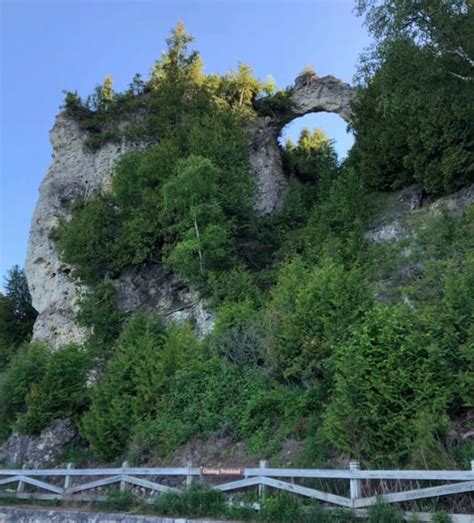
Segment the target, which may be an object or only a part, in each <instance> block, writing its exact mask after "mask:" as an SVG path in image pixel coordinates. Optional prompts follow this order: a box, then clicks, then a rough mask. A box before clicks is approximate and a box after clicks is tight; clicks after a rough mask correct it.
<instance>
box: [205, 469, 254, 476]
mask: <svg viewBox="0 0 474 523" xmlns="http://www.w3.org/2000/svg"><path fill="white" fill-rule="evenodd" d="M201 474H202V475H204V476H243V475H244V469H242V468H232V467H230V468H223V467H219V468H217V467H216V468H211V467H202V468H201Z"/></svg>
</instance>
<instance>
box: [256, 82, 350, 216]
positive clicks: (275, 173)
mask: <svg viewBox="0 0 474 523" xmlns="http://www.w3.org/2000/svg"><path fill="white" fill-rule="evenodd" d="M288 95H289V99H291V101H292V104H291V107H289V108H288V109H287V110H284V111H281V112H276V114H274V115H272V116H264V117H260V118H258V119H257V121H256V122H255V123H254V124H253V125H252V127H251V129H250V135H251V142H250V164H251V166H252V170H253V174H254V176H255V179H256V181H257V187H258V198H257V202H256V205H255V207H256V210H257V211H258V212H260V213H262V214H268V213H271V212H272V211H274V210H277V209H278V208H279V207H280V206H281V204H282V203H283V200H284V197H285V194H286V189H287V183H288V181H287V179H286V176H285V174H284V172H283V167H282V163H281V155H280V149H279V147H278V137H279V135H280V133H281V130H282V129H283V127H284V126H285V125H286V124H288V123H289V122H291V121H292V120H295V119H296V118H299V117H301V116H304V115H305V114H308V113H320V112H327V113H336V114H338V115H339V116H340V117H341V118H342V119H343V120H345V121H346V122H349V120H350V115H351V109H350V106H351V102H352V100H353V98H354V96H355V89H354V88H353V87H351V86H350V85H349V84H346V83H344V82H341V80H338V79H337V78H334V76H324V77H323V78H318V77H317V76H316V75H315V74H314V73H311V72H309V73H303V74H301V75H300V76H298V78H296V81H295V85H294V86H293V87H292V88H291V89H290V90H289V91H288Z"/></svg>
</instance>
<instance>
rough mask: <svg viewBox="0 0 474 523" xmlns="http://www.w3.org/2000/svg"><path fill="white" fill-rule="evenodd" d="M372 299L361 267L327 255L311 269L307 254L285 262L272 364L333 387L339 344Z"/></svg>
mask: <svg viewBox="0 0 474 523" xmlns="http://www.w3.org/2000/svg"><path fill="white" fill-rule="evenodd" d="M370 303H371V298H370V294H369V290H368V287H367V284H366V282H365V280H364V277H363V275H362V274H361V272H360V271H359V270H358V269H356V268H353V269H351V270H345V269H344V267H343V266H342V265H340V264H338V263H335V262H334V261H333V260H332V259H331V258H329V257H327V258H324V259H322V260H321V262H320V263H319V265H317V266H315V267H312V268H309V267H308V266H307V265H306V264H305V263H304V262H303V260H302V259H301V258H295V259H294V260H293V261H292V262H290V263H288V264H286V265H285V266H283V267H282V269H281V271H280V275H279V280H278V283H277V285H276V287H275V288H274V289H273V291H272V296H271V300H270V303H269V306H268V315H269V321H270V322H271V323H270V325H271V332H269V334H268V337H269V341H268V349H267V350H268V352H267V354H266V360H267V364H268V365H270V368H271V369H272V370H273V372H274V373H275V374H276V375H277V376H278V375H280V376H282V377H283V378H285V379H291V380H297V381H299V382H300V383H303V382H304V383H306V382H308V383H312V384H318V385H319V386H322V387H323V388H324V387H329V386H330V384H331V382H332V370H331V357H332V347H333V345H334V344H335V343H338V342H340V341H341V340H343V339H345V338H346V337H347V336H348V334H349V328H350V327H351V326H352V325H354V324H356V323H357V322H359V321H360V319H361V317H362V315H363V313H364V312H365V310H366V309H367V307H368V306H369V305H370Z"/></svg>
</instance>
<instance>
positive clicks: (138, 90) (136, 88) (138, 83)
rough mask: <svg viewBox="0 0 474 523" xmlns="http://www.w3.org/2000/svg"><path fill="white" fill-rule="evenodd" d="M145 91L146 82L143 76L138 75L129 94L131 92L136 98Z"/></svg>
mask: <svg viewBox="0 0 474 523" xmlns="http://www.w3.org/2000/svg"><path fill="white" fill-rule="evenodd" d="M144 90H145V82H144V81H143V78H142V75H141V74H140V73H137V74H136V75H135V76H134V77H133V79H132V81H131V83H130V86H129V92H131V93H132V94H133V95H134V96H138V95H140V94H142V93H143V91H144Z"/></svg>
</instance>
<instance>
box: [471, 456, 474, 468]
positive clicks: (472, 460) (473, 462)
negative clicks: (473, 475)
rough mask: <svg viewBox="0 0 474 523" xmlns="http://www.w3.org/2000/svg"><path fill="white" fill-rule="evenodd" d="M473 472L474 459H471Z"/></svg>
mask: <svg viewBox="0 0 474 523" xmlns="http://www.w3.org/2000/svg"><path fill="white" fill-rule="evenodd" d="M471 470H472V471H474V459H471Z"/></svg>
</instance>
